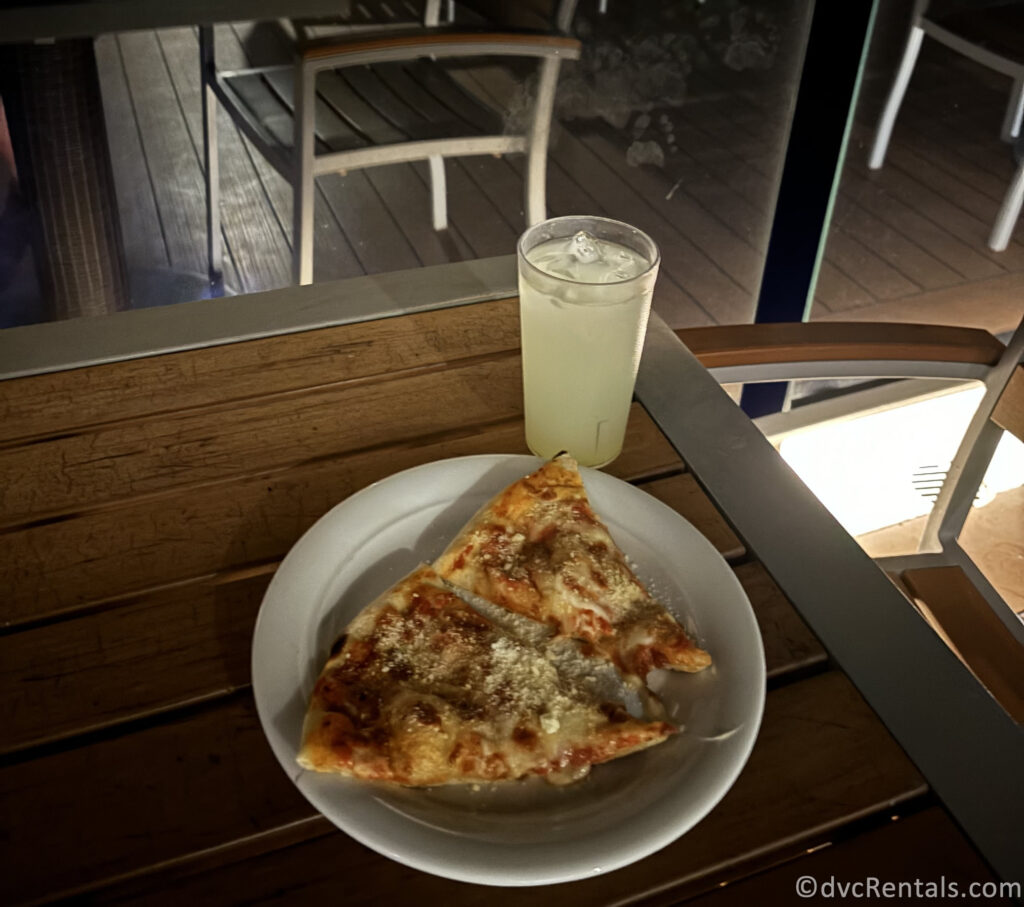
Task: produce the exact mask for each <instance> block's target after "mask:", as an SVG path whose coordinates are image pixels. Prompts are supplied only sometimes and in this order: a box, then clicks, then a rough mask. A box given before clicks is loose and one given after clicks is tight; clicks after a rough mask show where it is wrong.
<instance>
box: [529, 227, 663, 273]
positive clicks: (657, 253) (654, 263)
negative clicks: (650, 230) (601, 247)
mask: <svg viewBox="0 0 1024 907" xmlns="http://www.w3.org/2000/svg"><path fill="white" fill-rule="evenodd" d="M570 220H575V221H580V220H589V221H594V222H597V223H601V224H615V226H617V227H625V228H626V230H630V231H632V232H633V233H636V234H638V235H640V236H642V237H643V238H644V239H645V240H646V241H647V242H649V243H650V244H651V248H652V249H654V256H653V258H652V259H651V261H650V263H649V264H648V266H647V267H646V268H645V269H644V270H643V271H641V272H640V273H639V274H634V275H633V276H632V277H626V278H624V279H622V280H607V281H599V282H597V281H589V280H574V279H573V278H571V277H560V276H559V275H557V274H551V273H549V272H548V271H545V270H543V269H542V268H538V267H537V266H536V265H535V264H534V263H533V262H532V261H530V260H529V259H528V258H527V257H526V252H525V251H524V249H523V242H524V241H525V239H526V237H527V235H528V234H529V233H531V232H532V231H534V230H536V229H538V228H539V227H543V226H545V225H546V224H557V223H559V222H564V221H570ZM556 238H557V237H552V239H556ZM596 238H598V239H600V237H596ZM607 241H608V242H615V241H616V240H607ZM633 251H634V252H636V251H637V250H636V249H634V250H633ZM516 256H517V258H518V259H519V261H520V263H521V264H526V265H527V266H528V267H529V269H530V270H531V271H533V272H536V273H537V274H540V275H541V276H543V277H546V278H548V279H549V280H558V281H561V282H562V283H567V284H574V285H575V286H578V287H619V286H623V285H624V284H628V283H632V282H633V281H635V280H640V279H641V278H643V277H646V276H647V275H648V274H650V273H651V272H652V271H654V270H656V269H657V267H658V265H660V264H661V249H660V248H659V247H658V244H657V243H656V242H655V241H654V240H653V239H651V237H650V236H648V235H647V234H646V233H645V232H644V231H643V230H641V229H640V228H639V227H634V226H633V225H632V224H627V223H626V222H625V221H622V220H615V219H614V218H611V217H601V216H600V215H599V214H563V215H561V216H559V217H549V218H547V220H542V221H538V222H537V223H535V224H533V225H531V226H529V227H527V228H526V229H525V230H524V231H523V232H522V233H521V234H520V235H519V239H518V240H517V241H516ZM644 257H646V256H644Z"/></svg>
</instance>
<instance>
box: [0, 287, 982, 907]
mask: <svg viewBox="0 0 1024 907" xmlns="http://www.w3.org/2000/svg"><path fill="white" fill-rule="evenodd" d="M656 339H657V338H656ZM658 356H659V352H658V350H657V349H655V350H653V351H652V361H655V362H656V361H657V359H658ZM645 361H646V360H645ZM650 379H651V376H650V373H649V371H648V373H647V374H646V375H645V376H644V377H643V381H642V383H644V382H649V381H650ZM0 411H2V412H3V413H4V419H3V422H2V426H3V427H2V438H0V487H2V488H3V489H4V492H3V498H2V500H3V509H2V514H0V582H2V586H3V588H4V589H5V590H6V592H7V594H6V596H5V597H4V598H3V602H2V607H3V625H4V628H5V632H4V634H3V635H2V636H0V677H2V684H0V728H2V729H3V730H2V735H0V751H2V754H3V755H2V756H0V763H2V771H0V816H2V819H0V822H2V824H3V829H2V832H0V834H2V835H3V837H2V840H3V841H4V842H5V843H4V848H3V856H2V864H3V865H2V866H0V900H2V901H3V902H4V903H14V902H19V901H23V900H31V899H37V898H52V897H57V896H59V895H67V894H70V893H72V892H79V893H86V892H88V893H89V894H90V895H91V898H92V899H93V900H96V901H100V902H112V901H118V900H125V899H127V900H132V899H137V898H142V897H144V898H145V900H146V903H163V902H166V903H174V904H180V903H212V904H224V903H235V902H242V901H251V900H262V899H272V898H276V899H280V900H284V901H285V902H292V903H309V902H312V901H313V900H314V899H315V898H320V897H325V898H331V899H332V900H336V899H338V898H339V897H343V898H344V901H345V903H347V904H412V903H434V902H438V901H440V900H441V899H443V900H444V901H445V902H447V903H453V904H481V903H487V904H488V905H501V904H520V903H523V900H524V898H527V897H528V898H529V900H530V902H531V903H536V904H538V905H539V904H556V903H557V904H563V903H572V904H611V903H616V904H622V903H635V902H641V901H642V902H644V903H669V902H675V901H679V900H681V899H683V898H684V897H689V896H694V895H698V894H700V893H702V892H709V891H713V890H714V889H715V888H716V886H718V885H720V884H721V883H723V882H726V881H737V880H740V879H743V878H750V877H751V876H752V874H754V873H757V872H760V873H762V874H761V875H759V876H757V877H756V878H755V879H753V880H752V881H751V882H750V883H749V884H750V885H753V886H755V888H754V890H755V891H766V892H767V891H772V890H777V891H778V892H780V893H781V892H785V893H786V894H787V896H788V894H789V893H791V892H792V886H793V882H794V880H795V879H796V878H797V877H798V876H799V875H802V874H805V873H811V874H815V873H817V874H818V875H819V876H820V877H821V878H825V877H826V876H827V875H828V872H829V871H837V870H836V867H839V870H838V871H842V872H849V873H851V876H850V878H860V877H862V876H863V875H864V874H867V873H865V872H864V870H865V869H867V870H871V871H872V872H871V874H874V875H880V876H882V877H886V875H885V874H886V872H890V873H891V875H889V876H888V877H889V878H894V879H896V878H906V877H910V878H913V877H914V876H915V874H916V876H918V877H924V878H927V877H929V873H930V875H931V877H933V878H936V879H937V878H938V877H939V875H940V874H944V875H945V876H946V878H947V879H949V878H962V879H964V880H965V881H984V880H987V879H991V878H992V876H991V875H989V874H988V871H987V870H986V869H985V867H984V864H983V863H982V862H981V861H980V860H979V858H978V857H977V855H976V854H975V853H974V851H973V850H972V849H971V847H970V845H969V844H968V843H967V842H966V840H965V839H964V838H963V836H962V835H961V834H960V833H959V832H958V831H957V830H956V828H955V826H954V824H953V823H952V822H951V821H950V819H949V818H948V817H947V816H946V814H945V813H944V811H943V810H942V809H941V808H940V807H939V806H937V805H936V801H935V799H934V797H933V795H932V794H931V793H930V792H929V790H928V786H927V785H926V783H925V781H924V780H923V778H922V777H921V775H920V774H919V773H918V771H917V770H916V769H915V767H914V765H913V764H912V763H911V761H910V760H909V759H908V758H907V756H906V755H905V754H904V752H903V751H902V749H901V748H900V746H898V745H897V744H896V742H895V741H894V740H893V739H892V737H891V736H890V735H889V733H888V732H887V731H886V729H885V728H884V727H883V725H882V724H881V722H880V721H879V720H878V718H877V717H876V716H875V714H874V712H873V711H872V709H871V708H869V707H868V706H867V705H866V703H865V702H864V700H863V699H862V698H861V696H860V695H859V694H858V693H857V691H856V690H855V688H854V686H853V684H852V683H851V681H850V680H849V679H848V678H847V677H846V676H845V674H844V673H843V672H842V671H840V670H838V669H837V668H836V667H835V666H834V665H833V664H832V663H831V662H830V661H829V660H828V658H827V656H826V653H825V651H824V649H823V648H822V646H821V645H820V643H819V642H818V640H817V639H816V638H815V636H814V635H813V634H812V633H811V632H810V631H809V630H808V628H807V626H806V625H805V623H804V622H803V621H802V620H801V619H800V617H799V616H798V615H797V613H796V612H795V611H794V609H793V607H792V605H791V604H790V603H789V602H788V601H787V599H786V597H785V596H784V595H783V594H782V593H781V591H780V589H779V588H778V587H777V586H776V585H775V583H774V582H773V581H772V579H771V578H770V576H769V574H768V572H767V571H766V569H765V567H764V566H763V564H762V563H761V562H760V561H759V557H758V554H757V553H756V552H754V551H751V550H747V548H745V546H744V543H743V542H742V541H741V540H740V538H739V537H738V536H737V535H736V534H735V533H734V531H733V530H732V529H731V528H730V525H729V523H728V521H727V520H726V519H725V518H723V516H722V514H721V513H720V512H719V510H718V509H717V508H716V506H715V505H713V504H712V503H711V501H710V500H709V499H708V497H706V496H705V495H704V493H703V492H702V491H701V488H700V484H699V482H698V481H697V478H696V477H695V476H694V475H693V474H691V473H690V472H688V471H687V468H686V466H685V465H684V464H683V463H682V462H681V461H680V459H679V455H678V453H677V452H676V450H675V449H674V447H673V446H672V445H671V444H670V443H669V442H668V441H667V439H666V438H665V436H664V435H663V434H662V432H661V431H660V430H659V428H658V427H657V426H656V425H655V423H654V421H652V419H651V417H650V416H649V415H648V413H647V412H646V411H645V409H644V408H643V407H641V406H640V405H639V404H635V405H634V410H633V413H632V417H631V422H630V427H629V433H628V439H627V444H626V449H625V451H624V453H623V455H622V456H621V457H620V458H619V459H618V460H616V461H615V463H614V464H612V466H611V467H610V469H609V471H610V472H612V473H614V474H616V475H618V476H620V477H622V478H625V479H627V480H629V481H631V482H634V483H636V484H638V485H639V486H640V487H642V488H643V489H644V490H646V491H648V492H649V493H651V494H653V495H654V496H655V497H658V498H660V499H661V500H663V501H665V502H666V503H668V504H669V505H670V506H672V507H674V508H675V509H676V510H678V511H679V512H680V513H681V514H683V515H684V516H685V517H686V518H687V519H689V520H690V521H691V522H693V523H694V525H696V526H697V527H698V528H699V529H700V530H701V531H702V532H703V533H704V534H705V535H706V536H707V538H708V539H709V540H710V541H711V542H712V543H713V544H714V545H715V546H716V547H717V548H718V550H719V551H720V552H721V553H722V555H723V556H724V557H725V558H726V559H727V561H728V562H729V563H730V565H731V566H732V568H733V569H734V570H735V572H736V574H737V576H738V577H739V579H740V581H741V583H742V584H743V586H744V588H745V589H746V590H747V594H748V595H749V596H750V599H751V602H752V604H753V606H754V610H755V613H756V615H757V618H758V622H759V625H760V627H761V631H762V634H763V637H764V644H765V651H766V657H767V664H768V674H769V692H768V698H767V706H766V711H765V718H764V723H763V727H762V730H761V733H760V736H759V739H758V742H757V745H756V747H755V749H754V752H753V755H752V757H751V759H750V762H749V764H748V765H747V767H746V768H745V770H744V771H743V773H742V774H741V776H740V778H739V780H738V781H737V783H736V785H735V787H734V788H733V789H732V790H731V792H730V793H729V794H728V795H727V796H726V798H725V800H724V801H723V802H722V803H721V804H720V805H719V807H718V808H716V809H715V810H714V811H713V812H712V813H711V815H709V816H708V817H707V818H706V819H705V820H704V821H703V822H701V823H700V824H699V825H698V826H697V828H696V829H694V830H693V831H692V832H691V833H689V834H688V835H686V836H685V837H684V838H682V839H680V840H679V841H677V842H676V843H675V844H673V845H671V846H669V847H667V848H666V849H664V850H663V851H661V852H659V853H657V854H655V855H653V856H651V857H649V858H648V859H646V860H644V861H642V862H641V863H638V864H635V865H633V866H631V867H628V868H625V869H622V870H619V871H618V872H615V873H612V874H609V875H606V876H602V877H598V878H594V879H589V880H586V881H581V882H577V883H572V884H569V885H563V886H553V887H548V888H538V889H531V890H529V892H528V893H526V892H524V891H522V890H514V889H509V890H505V889H487V888H483V887H481V886H474V885H467V884H462V883H456V882H450V881H446V880H443V879H439V878H436V877H433V876H429V875H426V874H423V873H420V872H417V871H415V870H412V869H408V868H406V867H404V866H401V865H399V864H397V863H393V862H391V861H389V860H387V859H385V858H384V857H381V856H378V855H377V854H375V853H372V852H370V851H368V850H367V849H365V848H363V847H362V846H361V845H359V844H357V843H356V842H354V841H353V840H351V839H350V838H348V837H347V836H345V835H344V834H342V833H341V832H338V831H336V830H335V829H334V828H333V826H331V825H330V824H329V823H328V822H327V821H326V820H325V819H323V818H322V817H320V816H319V815H318V814H316V813H315V812H314V810H313V809H312V807H310V806H309V804H308V803H306V801H305V800H304V799H303V798H302V797H301V796H300V795H299V793H298V792H297V791H296V789H295V788H294V787H293V786H292V784H291V782H290V781H289V779H288V777H287V776H286V775H285V773H284V772H283V771H282V770H281V768H280V766H279V765H278V764H277V762H276V760H275V759H274V757H273V755H272V754H271V752H270V749H269V747H268V746H267V744H266V742H265V740H264V738H263V735H262V731H261V729H260V726H259V722H258V720H257V718H256V714H255V709H254V706H253V702H252V694H251V688H250V676H249V653H250V642H251V636H252V629H253V622H254V619H255V616H256V613H257V611H258V608H259V605H260V601H261V596H262V594H263V592H264V590H265V589H266V586H267V584H268V582H269V580H270V577H271V575H272V574H273V572H274V569H275V568H276V566H277V564H278V563H279V562H280V560H281V558H282V557H283V556H284V554H285V553H286V552H287V551H288V549H289V548H290V546H291V545H292V544H293V543H294V542H295V541H296V540H297V539H298V538H299V536H300V535H301V534H302V533H303V532H304V531H305V530H306V529H307V528H308V527H309V526H310V525H311V524H312V523H313V522H314V521H315V520H316V519H317V518H318V517H319V516H320V515H321V514H323V513H324V512H325V511H326V510H328V509H329V508H330V507H331V506H333V505H334V504H335V503H337V502H338V501H340V500H342V499H343V498H345V497H346V496H348V495H350V494H351V493H353V492H355V491H357V490H358V489H360V488H362V487H364V486H366V485H367V484H369V483H370V482H373V481H375V480H377V479H380V478H383V477H385V476H387V475H390V474H392V473H394V472H396V471H398V470H401V469H405V468H407V467H410V466H414V465H417V464H419V463H424V462H428V461H432V460H436V459H440V458H444V457H451V456H458V455H464V454H475V453H493V452H509V453H522V452H526V451H525V447H524V441H523V430H522V400H521V389H520V365H519V354H518V321H517V317H516V307H515V301H514V300H499V301H495V302H488V303H480V304H476V305H471V306H463V307H459V308H449V309H444V310H439V311H427V312H421V313H417V314H411V315H406V316H401V317H394V318H388V319H382V320H377V321H368V322H365V323H361V324H351V325H345V326H341V327H335V328H324V329H320V330H315V331H308V332H304V333H295V334H289V335H286V336H280V337H271V338H266V339H259V340H250V341H247V342H241V343H236V344H231V345H225V346H219V347H211V348H207V349H199V350H192V351H188V352H179V353H174V354H167V355H162V356H156V357H151V358H147V359H139V360H135V361H128V362H121V363H113V364H106V365H97V366H92V367H88V368H82V369H76V370H71V371H65V372H58V373H54V374H49V375H39V376H35V377H28V378H19V379H13V380H10V381H6V382H2V383H0ZM895 816H902V817H904V818H902V819H901V821H899V822H893V821H891V820H892V818H893V817H895ZM828 843H832V844H833V845H834V846H832V847H829V848H826V849H824V850H817V848H820V847H822V845H825V844H828ZM811 851H814V852H813V853H810V852H811ZM770 867H776V868H774V869H771V868H770ZM830 867H831V869H830ZM844 867H845V868H844ZM853 873H858V874H856V875H854V874H853ZM744 884H746V883H744ZM773 886H774V889H773ZM745 891H746V892H747V893H746V894H744V892H745ZM707 896H708V897H710V898H712V899H713V900H715V901H717V902H719V903H729V902H730V900H729V899H730V898H734V897H735V898H736V899H738V900H737V901H736V902H737V903H747V902H749V898H751V897H753V896H754V895H751V894H750V893H749V891H748V890H747V889H745V888H743V887H737V888H730V889H726V890H725V891H724V892H719V893H712V894H709V895H707ZM780 897H781V894H780ZM745 899H746V900H745Z"/></svg>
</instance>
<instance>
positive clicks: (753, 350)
mask: <svg viewBox="0 0 1024 907" xmlns="http://www.w3.org/2000/svg"><path fill="white" fill-rule="evenodd" d="M678 334H679V336H680V338H681V339H682V340H683V342H684V343H685V344H686V345H687V346H688V347H689V348H690V350H691V351H692V352H693V353H694V354H695V355H696V356H697V357H698V358H699V359H700V360H701V361H702V362H703V363H704V365H705V366H707V367H708V368H709V369H710V370H711V371H712V373H713V374H715V375H716V377H718V378H719V380H720V381H723V382H748V381H766V380H773V381H778V380H786V379H801V378H822V379H824V378H851V377H887V378H898V377H906V378H915V377H922V376H924V377H929V378H943V377H945V378H951V379H964V378H973V379H977V380H982V381H984V382H985V387H986V390H985V395H984V397H983V399H982V401H981V403H980V404H979V406H978V409H977V411H976V413H975V415H974V418H973V419H972V422H971V424H970V426H969V427H968V429H967V431H966V433H965V436H964V439H963V441H962V442H961V445H960V448H959V450H958V452H957V454H956V456H955V457H954V459H953V462H952V464H951V466H950V469H949V470H948V477H947V478H946V480H945V482H944V484H943V487H942V490H941V491H940V493H939V496H938V498H937V500H936V503H935V506H934V508H933V510H932V513H931V515H930V517H929V519H928V522H927V524H926V527H925V532H924V535H923V536H922V540H921V548H920V549H919V551H918V552H917V553H916V554H912V555H908V556H900V557H896V558H880V559H878V563H879V565H880V566H881V567H882V568H883V569H885V570H886V571H887V572H888V573H889V574H890V576H891V577H892V578H893V579H894V581H895V582H896V583H897V585H899V586H900V588H901V589H902V590H903V591H904V592H905V593H906V594H907V596H908V598H909V599H910V600H911V601H912V602H913V604H914V605H915V607H916V608H917V609H918V611H919V613H920V614H921V615H922V617H923V618H924V619H925V620H926V621H928V623H929V624H930V625H931V626H932V627H933V628H934V629H935V630H936V632H937V633H938V634H939V635H940V636H941V637H942V638H943V639H944V640H945V641H946V643H947V644H948V645H949V646H950V648H951V649H952V650H953V652H955V653H956V654H957V656H958V657H959V658H960V659H961V661H962V662H963V663H964V664H965V665H966V666H967V667H968V668H969V669H970V670H971V671H972V673H973V674H974V675H975V677H976V678H977V679H978V680H979V681H980V682H981V684H982V685H983V686H984V687H985V688H986V689H987V690H988V691H989V692H990V693H991V695H992V696H993V697H994V698H995V699H996V700H997V701H998V702H999V703H1000V704H1001V705H1002V706H1003V708H1004V709H1006V711H1007V712H1008V714H1010V715H1011V716H1012V717H1013V718H1014V719H1015V720H1016V721H1017V722H1019V723H1022V724H1024V623H1022V622H1021V620H1020V619H1019V618H1018V617H1017V615H1016V614H1015V613H1014V612H1013V611H1012V610H1011V609H1010V608H1009V607H1008V606H1007V604H1006V602H1005V601H1004V600H1003V598H1002V597H1001V596H1000V595H999V593H998V592H997V591H996V590H995V589H994V588H993V587H992V585H991V583H989V582H988V580H987V579H986V578H985V576H984V575H983V574H982V573H981V571H980V570H979V569H978V568H977V566H976V565H975V564H974V563H973V562H972V561H971V560H970V558H969V557H968V556H967V554H966V553H965V552H964V551H963V550H962V549H961V548H960V546H959V544H958V542H957V537H958V536H959V534H960V531H961V529H962V528H963V525H964V521H965V520H966V517H967V515H968V513H969V511H970V508H971V505H972V503H973V501H974V498H975V495H976V492H977V490H978V487H979V485H980V484H981V482H982V479H983V478H984V475H985V470H986V468H987V467H988V464H989V462H990V460H991V458H992V455H993V453H994V451H995V448H996V445H997V444H998V442H999V440H1000V439H1001V437H1002V434H1003V431H1009V432H1011V433H1012V434H1014V435H1015V436H1016V437H1018V438H1020V439H1021V440H1024V364H1022V363H1024V321H1022V322H1021V325H1020V326H1019V327H1018V328H1017V330H1016V332H1015V333H1014V334H1013V336H1012V337H1011V338H1010V340H1009V341H1008V343H1007V344H1006V345H1005V346H1004V345H1003V344H1002V343H1001V342H999V341H998V340H997V339H996V338H995V337H993V336H992V335H991V334H988V333H987V332H985V331H979V330H976V329H968V328H956V327H936V326H931V325H905V324H863V323H849V324H839V323H809V324H763V325H734V326H721V327H710V328H694V329H686V330H682V331H679V332H678ZM1022 543H1024V540H1022Z"/></svg>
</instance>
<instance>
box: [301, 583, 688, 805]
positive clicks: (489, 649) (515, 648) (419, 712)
mask: <svg viewBox="0 0 1024 907" xmlns="http://www.w3.org/2000/svg"><path fill="white" fill-rule="evenodd" d="M541 629H542V628H541ZM609 671H611V674H609ZM612 675H615V676H612ZM622 687H623V684H622V680H621V678H618V677H617V673H616V672H615V671H614V669H613V668H612V666H611V665H609V664H608V663H607V662H604V661H602V660H595V659H591V658H586V657H585V656H584V655H583V654H582V653H581V651H580V647H579V645H577V644H575V643H573V642H572V641H570V640H565V639H559V638H556V637H554V636H553V635H551V634H548V633H546V632H538V628H537V626H536V625H535V624H532V622H529V621H523V622H522V624H521V625H520V624H516V623H515V622H514V621H501V622H498V621H495V620H492V619H490V618H488V617H487V616H485V615H483V614H481V613H480V612H479V611H477V610H476V609H474V608H472V607H470V606H469V605H468V604H466V603H465V602H464V601H463V600H462V599H460V598H459V597H458V596H457V595H456V594H455V593H454V592H453V591H452V590H451V589H450V588H449V587H448V586H447V585H445V584H444V583H443V581H442V580H441V579H440V577H438V576H437V574H436V573H435V572H434V571H433V569H432V568H430V567H428V566H424V567H421V568H419V569H418V570H416V571H414V572H413V573H412V574H410V575H409V576H407V577H406V578H405V579H403V580H402V581H401V582H399V583H398V584H397V585H396V586H394V587H393V588H392V589H390V590H389V591H387V592H385V593H384V594H383V595H382V596H380V597H379V598H378V599H377V600H376V601H374V602H373V603H371V604H370V605H369V606H367V607H366V608H365V609H364V610H363V611H362V612H361V613H360V614H359V615H358V616H357V617H356V618H355V620H353V621H352V623H351V624H350V625H349V627H348V628H347V630H346V632H345V634H344V635H343V636H342V637H341V638H340V639H339V640H338V642H337V643H336V644H335V646H334V648H333V649H332V650H331V654H330V657H329V659H328V661H327V664H326V666H325V667H324V669H323V672H322V673H321V675H320V678H319V680H318V681H317V683H316V686H315V688H314V690H313V694H312V698H311V701H310V705H309V709H308V712H307V715H306V721H305V725H304V728H303V741H302V745H301V749H300V752H299V756H298V761H299V763H300V765H302V766H303V767H304V768H308V769H313V770H316V771H323V772H337V773H340V774H343V775H349V776H352V777H357V778H363V779H369V780H377V781H392V782H397V783H400V784H406V785H413V786H432V785H441V784H453V783H462V782H473V781H498V780H505V779H513V778H522V777H526V776H530V775H541V776H545V777H547V778H548V779H549V780H554V781H557V782H562V783H565V782H567V781H570V780H575V779H576V778H578V777H582V776H583V775H585V774H586V773H587V772H588V771H589V768H590V766H591V765H594V764H596V763H600V762H606V761H608V760H610V759H614V758H617V757H619V756H624V755H626V754H628V753H632V752H634V751H637V750H640V749H643V748H645V747H648V746H652V745H653V744H656V743H660V742H661V741H662V740H664V739H665V738H666V737H667V736H668V735H670V734H671V733H673V732H674V730H675V729H674V728H673V726H672V725H671V724H668V723H667V722H665V721H661V720H645V719H641V718H635V717H633V716H632V715H630V714H629V712H628V710H627V708H626V704H625V702H626V700H625V699H624V698H623V696H621V695H619V694H620V693H621V690H622Z"/></svg>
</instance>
